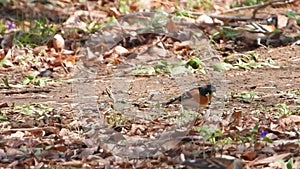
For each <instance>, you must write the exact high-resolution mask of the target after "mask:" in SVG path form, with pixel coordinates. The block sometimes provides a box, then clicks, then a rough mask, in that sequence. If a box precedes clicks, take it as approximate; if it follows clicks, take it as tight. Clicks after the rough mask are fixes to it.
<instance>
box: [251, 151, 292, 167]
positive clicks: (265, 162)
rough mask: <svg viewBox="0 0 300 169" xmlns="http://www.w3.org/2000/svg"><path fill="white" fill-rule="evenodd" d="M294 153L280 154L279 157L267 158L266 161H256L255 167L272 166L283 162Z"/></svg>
mask: <svg viewBox="0 0 300 169" xmlns="http://www.w3.org/2000/svg"><path fill="white" fill-rule="evenodd" d="M291 154H292V153H284V154H279V155H273V156H271V157H267V158H264V159H260V160H258V161H256V162H255V163H254V164H253V165H262V164H263V165H266V164H270V163H273V162H276V161H279V160H283V159H285V158H287V157H289V156H290V155H291Z"/></svg>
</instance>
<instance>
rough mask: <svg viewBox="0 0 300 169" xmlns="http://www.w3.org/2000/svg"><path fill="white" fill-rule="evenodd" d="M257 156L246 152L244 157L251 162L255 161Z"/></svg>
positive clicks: (254, 153)
mask: <svg viewBox="0 0 300 169" xmlns="http://www.w3.org/2000/svg"><path fill="white" fill-rule="evenodd" d="M256 156H257V153H256V152H253V151H251V152H246V153H244V154H243V155H242V157H243V159H245V160H250V161H252V160H254V159H255V158H256Z"/></svg>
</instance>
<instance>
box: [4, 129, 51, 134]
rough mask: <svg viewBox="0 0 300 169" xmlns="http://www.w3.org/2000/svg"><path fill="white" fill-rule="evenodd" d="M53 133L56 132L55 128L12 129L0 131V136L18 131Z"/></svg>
mask: <svg viewBox="0 0 300 169" xmlns="http://www.w3.org/2000/svg"><path fill="white" fill-rule="evenodd" d="M45 130H46V131H53V130H57V128H55V127H40V128H37V127H34V128H14V129H6V130H3V131H1V133H2V134H4V133H8V132H18V131H28V132H34V131H45Z"/></svg>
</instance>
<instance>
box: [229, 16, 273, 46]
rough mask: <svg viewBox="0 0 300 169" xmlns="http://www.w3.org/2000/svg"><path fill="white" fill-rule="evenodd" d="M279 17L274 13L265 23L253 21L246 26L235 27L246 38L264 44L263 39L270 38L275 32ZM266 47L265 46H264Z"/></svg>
mask: <svg viewBox="0 0 300 169" xmlns="http://www.w3.org/2000/svg"><path fill="white" fill-rule="evenodd" d="M277 24H278V18H277V15H272V16H271V17H270V18H268V19H266V21H265V23H256V22H252V23H250V24H248V25H245V26H244V27H237V28H234V29H235V30H237V31H238V32H239V33H241V34H242V35H243V36H244V37H245V38H246V39H249V40H252V41H254V40H255V41H257V44H258V45H260V46H264V45H263V44H262V41H266V40H268V38H270V37H271V36H272V34H274V33H275V30H276V29H277ZM264 47H265V46H264Z"/></svg>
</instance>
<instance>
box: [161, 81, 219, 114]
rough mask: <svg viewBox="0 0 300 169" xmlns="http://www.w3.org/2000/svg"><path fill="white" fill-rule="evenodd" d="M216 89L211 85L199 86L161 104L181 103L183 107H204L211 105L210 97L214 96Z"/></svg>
mask: <svg viewBox="0 0 300 169" xmlns="http://www.w3.org/2000/svg"><path fill="white" fill-rule="evenodd" d="M215 92H216V88H215V87H214V86H212V85H210V84H209V85H206V86H200V87H196V88H193V89H191V90H189V91H187V92H184V93H183V94H182V95H181V96H179V97H176V98H173V99H170V101H168V102H167V103H165V104H163V105H165V106H168V105H170V104H173V103H182V104H183V105H194V106H200V108H203V107H206V106H207V105H209V104H210V103H211V99H212V96H213V95H214V94H215Z"/></svg>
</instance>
